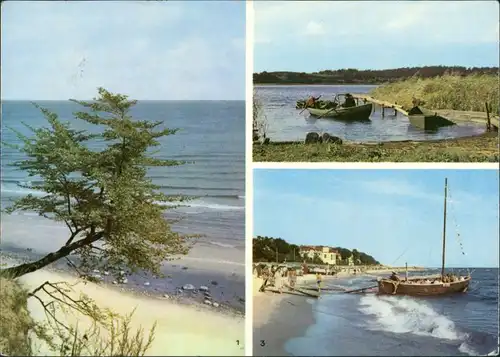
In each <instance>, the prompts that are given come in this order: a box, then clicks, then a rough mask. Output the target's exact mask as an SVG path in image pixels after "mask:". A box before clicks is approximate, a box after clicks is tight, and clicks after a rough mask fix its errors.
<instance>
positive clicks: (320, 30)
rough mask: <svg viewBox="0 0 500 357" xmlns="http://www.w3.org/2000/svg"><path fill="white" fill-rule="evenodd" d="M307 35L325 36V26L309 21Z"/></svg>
mask: <svg viewBox="0 0 500 357" xmlns="http://www.w3.org/2000/svg"><path fill="white" fill-rule="evenodd" d="M305 34H306V35H310V36H318V35H324V34H326V31H325V26H324V25H323V24H322V23H320V22H316V21H309V22H308V23H307V26H306V31H305Z"/></svg>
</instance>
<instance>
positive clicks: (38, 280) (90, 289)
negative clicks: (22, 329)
mask: <svg viewBox="0 0 500 357" xmlns="http://www.w3.org/2000/svg"><path fill="white" fill-rule="evenodd" d="M4 258H5V257H4V256H2V263H6V259H4ZM12 262H13V261H12V259H10V263H12ZM9 265H10V264H9ZM16 281H18V282H19V283H20V285H21V286H22V287H24V288H27V289H28V290H32V289H33V288H35V287H37V286H39V285H41V284H42V283H44V282H45V281H51V282H60V281H63V282H66V283H69V284H77V285H75V286H74V287H73V292H71V294H75V295H74V296H75V297H76V296H78V295H80V294H81V293H83V294H86V295H88V296H89V297H90V298H92V299H93V300H94V302H95V303H96V304H97V305H98V306H99V307H100V308H110V309H111V310H112V311H113V312H116V313H118V314H120V315H122V316H123V315H126V314H129V313H131V312H132V311H134V309H135V313H134V315H133V316H132V327H133V330H134V331H135V330H136V329H137V328H144V331H145V334H146V336H147V333H148V331H149V329H150V328H151V327H152V325H153V323H154V322H155V321H156V322H157V323H158V325H157V328H156V332H155V339H154V341H153V344H152V346H151V348H150V349H149V350H148V352H147V353H146V355H218V356H221V355H233V356H234V355H244V342H243V341H244V315H243V314H241V313H238V312H236V311H232V310H228V309H224V308H214V307H210V306H208V305H206V304H203V303H194V302H189V301H186V299H175V298H168V299H167V298H161V297H159V296H152V295H148V294H144V293H143V292H141V291H137V290H134V289H129V288H128V287H127V288H124V287H123V286H120V285H112V284H96V283H93V282H88V281H87V282H85V281H84V280H83V279H80V278H78V277H75V276H73V275H71V274H69V273H68V272H61V271H57V270H54V269H40V270H38V271H36V272H33V273H30V274H26V275H23V276H22V277H20V278H18V279H16ZM46 298H47V297H46ZM28 310H29V312H30V315H31V316H32V317H33V318H34V319H35V320H38V321H40V320H42V319H44V318H45V314H44V312H43V309H42V308H41V306H40V304H39V302H38V301H36V300H35V299H30V300H28ZM61 314H64V313H62V312H61ZM82 318H83V319H84V320H83V321H84V323H85V321H86V320H85V319H87V320H89V321H90V319H88V318H87V317H85V316H79V317H76V316H74V315H73V314H64V315H62V316H59V319H62V320H63V321H64V322H65V323H66V324H74V323H76V322H77V323H78V324H79V325H78V326H81V325H80V324H81V322H82ZM75 319H76V320H75ZM89 321H86V323H87V325H88V326H90V322H89ZM88 326H87V327H88ZM238 340H239V341H240V342H239V344H238V343H237V342H236V341H238ZM165 341H168V342H165ZM35 342H36V343H38V344H39V345H40V346H39V347H40V348H41V349H42V350H45V352H46V353H48V355H50V350H49V349H48V347H47V346H46V345H44V344H43V343H40V341H35Z"/></svg>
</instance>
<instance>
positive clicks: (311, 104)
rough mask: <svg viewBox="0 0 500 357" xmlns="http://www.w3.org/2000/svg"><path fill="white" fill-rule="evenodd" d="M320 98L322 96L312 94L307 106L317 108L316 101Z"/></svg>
mask: <svg viewBox="0 0 500 357" xmlns="http://www.w3.org/2000/svg"><path fill="white" fill-rule="evenodd" d="M319 98H321V96H318V97H315V96H311V97H310V98H309V99H308V100H307V102H306V108H315V107H316V102H317V101H318V100H319Z"/></svg>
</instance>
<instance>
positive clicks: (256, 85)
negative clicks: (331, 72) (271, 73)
mask: <svg viewBox="0 0 500 357" xmlns="http://www.w3.org/2000/svg"><path fill="white" fill-rule="evenodd" d="M383 84H386V83H384V82H381V83H372V84H366V83H328V84H323V83H317V84H310V83H255V82H253V87H254V88H256V87H267V86H276V87H277V86H283V87H292V86H307V87H328V86H360V87H366V86H381V85H383Z"/></svg>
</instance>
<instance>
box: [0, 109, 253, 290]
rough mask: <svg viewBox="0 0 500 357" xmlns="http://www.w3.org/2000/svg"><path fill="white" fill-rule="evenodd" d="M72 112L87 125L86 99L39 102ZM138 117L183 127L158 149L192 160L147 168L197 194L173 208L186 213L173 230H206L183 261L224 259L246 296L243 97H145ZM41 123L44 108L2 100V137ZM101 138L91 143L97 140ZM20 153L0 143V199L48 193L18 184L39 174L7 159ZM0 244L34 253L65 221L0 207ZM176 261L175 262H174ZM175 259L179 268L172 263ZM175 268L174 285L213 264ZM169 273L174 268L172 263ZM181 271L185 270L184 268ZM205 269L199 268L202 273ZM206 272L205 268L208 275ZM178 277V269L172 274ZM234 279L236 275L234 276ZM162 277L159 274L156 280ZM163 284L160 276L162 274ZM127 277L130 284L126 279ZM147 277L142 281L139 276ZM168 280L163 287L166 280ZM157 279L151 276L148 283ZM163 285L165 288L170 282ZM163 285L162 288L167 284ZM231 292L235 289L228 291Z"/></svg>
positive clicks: (176, 189)
mask: <svg viewBox="0 0 500 357" xmlns="http://www.w3.org/2000/svg"><path fill="white" fill-rule="evenodd" d="M38 104H40V105H41V106H43V107H46V108H48V109H50V110H52V111H54V112H56V113H57V114H59V116H60V118H61V119H63V120H65V121H66V120H68V121H71V122H72V123H73V125H74V126H75V127H77V128H89V125H88V124H86V123H84V122H83V121H79V120H76V119H72V112H74V111H77V110H81V107H80V106H78V105H77V104H75V103H72V102H67V101H64V102H58V101H51V102H43V101H42V102H38ZM132 115H133V116H134V117H136V118H142V119H149V120H161V121H164V125H165V127H168V128H179V129H180V131H179V132H178V133H177V134H176V135H172V136H168V137H164V138H162V139H161V146H160V147H157V148H155V149H159V150H160V152H159V154H157V156H159V157H161V158H164V159H175V160H185V161H189V162H192V163H189V164H186V165H182V166H178V167H159V168H153V169H151V170H149V176H150V177H151V178H152V179H153V182H154V183H156V184H158V185H159V186H161V191H162V192H164V193H166V194H169V195H180V194H182V195H187V196H191V197H196V199H195V200H193V201H191V202H188V203H185V204H184V203H183V205H182V206H181V207H179V208H176V209H175V210H168V211H167V213H166V215H167V217H170V218H180V217H182V218H183V219H182V220H181V221H180V222H179V223H176V224H175V225H174V227H173V228H174V230H176V231H179V232H183V233H193V234H203V235H204V237H202V238H200V239H199V240H198V242H197V244H196V245H195V247H194V248H193V250H192V251H191V252H190V254H189V255H188V258H189V259H188V260H186V261H185V262H183V263H178V264H179V266H178V267H177V269H179V270H180V269H181V267H182V266H183V265H184V266H186V265H188V263H189V262H191V263H192V265H194V266H201V267H204V266H209V265H210V266H215V265H214V264H219V265H220V266H222V267H223V268H222V269H220V270H227V271H229V272H236V273H237V274H238V279H236V278H234V279H232V280H231V281H232V282H231V283H227V284H226V285H227V286H229V285H231V290H232V292H234V293H237V294H238V295H240V296H244V276H243V275H244V261H245V258H244V257H245V240H244V232H245V229H244V223H245V210H244V208H245V103H244V101H220V102H215V101H189V102H188V101H140V102H139V103H138V104H137V105H136V106H135V107H134V108H133V110H132ZM21 121H24V122H26V123H27V124H29V125H31V126H34V127H40V126H44V125H47V124H46V121H45V119H44V118H43V116H42V115H41V113H40V111H39V110H38V109H36V108H35V107H34V106H33V105H31V104H30V103H29V102H24V101H6V102H3V103H2V126H1V129H2V131H1V134H2V140H3V141H4V142H8V143H17V138H16V136H15V135H14V134H13V133H12V131H10V130H8V129H7V127H12V128H14V129H17V130H20V131H22V132H24V133H29V131H27V129H26V128H25V127H23V125H22V124H21ZM99 145H102V144H101V143H99V142H95V143H93V145H92V146H94V147H99ZM19 159H22V154H20V153H18V152H17V151H14V150H13V149H10V148H8V147H2V152H1V160H2V162H1V169H2V175H1V203H2V207H5V206H6V205H8V203H9V201H10V200H11V199H15V198H18V197H21V196H22V195H26V194H27V193H30V192H31V193H35V194H43V193H39V192H32V191H30V190H27V189H24V188H20V187H18V183H27V182H30V181H31V182H34V181H36V180H37V178H29V177H28V176H27V174H26V172H23V171H19V170H15V169H13V168H12V167H10V166H8V165H9V163H11V162H13V161H15V160H19ZM1 218H2V241H1V242H2V245H1V247H2V249H3V250H4V251H7V252H9V251H10V252H18V251H19V250H23V249H24V250H25V251H26V248H32V249H33V253H34V254H36V253H39V254H45V253H47V252H50V251H53V249H57V248H58V247H60V244H61V242H64V241H65V240H64V239H67V229H66V228H65V226H61V225H60V224H56V223H54V222H52V221H50V220H47V219H43V218H40V217H37V216H36V215H34V214H33V213H30V212H25V213H22V214H19V215H11V216H8V215H4V214H2V217H1ZM174 264H175V262H174ZM175 268H176V267H175V265H174V270H175ZM202 270H203V271H198V272H199V273H200V274H201V273H203V274H204V277H203V279H202V280H200V279H201V278H199V277H194V276H188V275H189V273H192V275H193V274H194V270H193V269H191V268H190V269H189V271H188V270H186V271H182V272H181V271H175V273H177V275H179V276H181V275H182V277H181V278H178V279H177V281H175V283H172V282H169V289H167V290H169V291H171V290H175V289H176V287H178V286H179V285H181V286H182V284H184V283H192V284H194V285H196V284H202V283H203V284H207V281H210V279H215V278H213V277H211V276H210V272H209V271H208V270H210V269H202ZM167 273H169V274H170V273H172V268H170V269H169V270H168V271H167ZM181 273H182V274H181ZM200 274H194V275H197V276H199V275H200ZM203 274H202V275H203ZM174 280H175V277H174ZM235 280H237V281H235ZM159 283H160V282H159ZM161 284H163V282H161ZM129 285H130V284H129ZM140 285H142V283H140ZM164 285H165V284H163V285H162V288H165V286H164ZM153 286H154V282H153V281H151V287H153ZM165 289H166V288H165ZM165 289H163V290H165ZM228 295H232V294H228Z"/></svg>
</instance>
